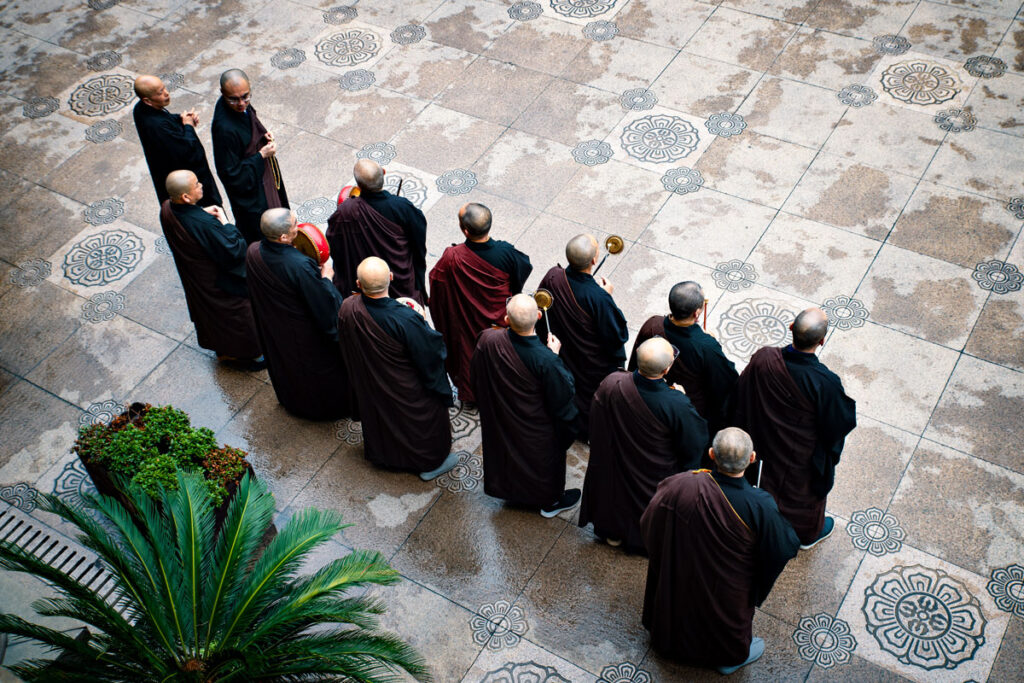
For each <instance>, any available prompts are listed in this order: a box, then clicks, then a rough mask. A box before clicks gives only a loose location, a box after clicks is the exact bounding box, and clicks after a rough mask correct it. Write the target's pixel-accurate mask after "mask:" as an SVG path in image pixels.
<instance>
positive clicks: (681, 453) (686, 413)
mask: <svg viewBox="0 0 1024 683" xmlns="http://www.w3.org/2000/svg"><path fill="white" fill-rule="evenodd" d="M669 391H672V392H674V393H678V392H675V390H674V389H670V390H669ZM669 396H671V394H669ZM672 398H673V399H675V400H673V401H672V404H673V406H672V407H673V419H672V425H671V427H670V428H671V430H672V443H673V445H674V448H675V455H676V463H677V464H678V465H679V469H680V471H684V470H695V469H697V468H699V467H700V463H701V457H702V456H703V455H704V447H705V446H706V445H707V443H708V423H707V422H706V421H705V420H704V418H703V417H701V416H700V414H699V413H698V412H697V409H696V408H694V407H693V403H691V402H690V401H689V399H686V398H685V397H684V396H682V395H681V394H680V395H679V396H673V397H672ZM678 399H683V400H681V401H680V400H678Z"/></svg>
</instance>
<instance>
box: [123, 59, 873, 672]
mask: <svg viewBox="0 0 1024 683" xmlns="http://www.w3.org/2000/svg"><path fill="white" fill-rule="evenodd" d="M220 88H221V98H220V99H219V100H218V102H217V105H216V108H215V113H214V119H213V126H212V135H213V144H214V157H215V165H216V168H217V174H218V176H219V177H220V179H221V182H222V184H223V185H224V189H225V191H226V193H227V195H228V200H229V201H230V203H231V208H232V212H233V214H234V216H235V221H236V222H235V224H232V223H230V222H228V219H227V216H226V215H225V212H224V210H223V209H222V208H221V207H220V204H221V200H220V196H219V194H217V188H216V184H215V182H214V180H213V178H212V175H211V174H210V170H209V166H208V164H207V163H206V156H205V150H204V149H203V147H202V144H201V143H200V142H199V140H198V138H197V137H196V135H195V131H194V127H195V125H197V124H198V120H199V119H198V115H197V114H196V113H195V112H194V111H189V112H185V113H183V114H181V115H179V116H175V115H172V114H170V113H168V112H167V111H166V107H167V105H168V103H169V101H170V97H169V95H168V94H167V91H166V88H164V86H163V84H162V83H161V82H160V80H159V79H158V78H156V77H153V76H142V77H140V78H139V79H138V80H137V81H136V92H137V93H138V94H139V98H140V101H139V104H138V105H136V108H135V121H136V125H137V126H138V129H139V137H140V139H141V140H142V143H143V149H144V150H145V153H146V159H147V162H148V163H149V166H150V170H151V173H152V176H153V181H154V185H155V187H156V189H157V195H158V198H159V199H160V201H161V210H160V220H161V225H162V227H163V230H164V234H165V235H166V238H167V241H168V244H169V246H170V248H171V252H172V254H173V257H174V260H175V265H176V267H177V269H178V273H179V275H180V277H181V282H182V286H183V289H184V291H185V298H186V303H187V305H188V309H189V314H190V316H191V319H192V321H193V322H194V323H195V327H196V334H197V338H198V340H199V344H200V345H201V346H202V347H204V348H208V349H212V350H214V351H215V352H216V353H217V354H218V357H219V358H221V359H222V360H225V361H229V362H239V361H241V362H246V361H248V362H255V363H257V364H258V365H257V366H259V365H262V364H263V363H265V365H266V367H267V370H268V372H269V375H270V380H271V383H272V385H273V388H274V391H275V393H276V395H277V398H278V400H279V401H280V403H281V404H282V405H283V406H284V407H285V408H286V409H287V410H288V411H289V412H291V413H293V414H295V415H297V416H300V417H304V418H307V419H311V420H329V419H337V418H341V417H351V418H353V419H357V420H361V421H362V427H363V439H364V452H365V457H366V458H367V459H368V460H370V461H371V462H372V463H374V464H376V465H378V466H381V467H385V468H390V469H395V470H404V471H411V472H414V473H418V474H419V476H420V477H421V478H422V479H424V480H430V479H433V478H434V477H437V476H439V475H440V474H442V473H444V472H446V471H448V470H450V469H451V468H452V467H454V466H455V465H456V464H457V456H456V455H455V454H453V453H452V452H451V447H452V432H451V424H450V421H449V417H448V409H449V407H451V406H453V405H454V403H455V400H456V395H457V397H458V400H460V401H461V402H462V403H463V404H464V405H467V404H469V405H472V404H475V405H476V406H477V407H478V408H479V411H480V421H481V431H482V436H483V464H484V490H485V492H486V493H487V494H489V495H491V496H495V497H498V498H501V499H503V500H505V501H508V502H509V503H514V504H518V505H525V506H533V507H535V508H539V509H540V512H541V514H542V515H544V516H546V517H552V516H554V515H557V514H558V513H559V512H562V511H564V510H568V509H571V508H573V507H575V506H576V505H578V504H579V505H580V513H579V524H580V526H586V525H587V524H591V523H592V524H593V526H594V531H595V533H596V534H597V535H598V536H599V537H600V538H602V539H604V540H606V541H607V542H608V543H609V544H610V545H615V546H618V545H622V546H624V548H625V549H626V550H627V551H629V552H637V553H643V554H646V555H648V556H649V558H650V561H649V565H648V577H647V586H646V594H645V599H644V614H643V623H644V625H645V626H646V627H647V628H648V629H649V630H650V632H651V639H652V644H653V646H654V647H655V648H656V649H657V650H658V651H659V652H661V653H662V654H664V655H666V656H668V657H672V658H676V659H679V660H681V661H684V662H689V663H693V664H700V665H708V666H714V667H718V668H719V670H720V671H722V672H723V673H728V672H731V671H733V670H735V669H736V668H739V667H740V666H742V665H744V664H746V663H749V662H750V661H753V660H754V659H756V658H757V657H759V656H760V655H761V653H763V651H764V643H763V641H762V640H761V639H759V638H754V637H753V636H752V631H751V624H752V619H753V610H754V607H755V606H757V605H760V604H761V603H762V602H763V601H764V599H765V598H766V597H767V595H768V593H769V591H770V590H771V587H772V585H773V584H774V582H775V579H776V578H777V577H778V575H779V573H781V571H782V570H783V568H784V566H785V564H786V562H788V560H789V559H791V558H792V557H793V556H795V554H796V553H797V550H798V549H799V548H810V547H812V546H814V545H815V544H816V543H818V542H820V541H821V540H822V539H824V538H826V537H827V536H828V535H829V534H830V533H831V532H832V529H833V528H834V521H833V520H832V519H831V518H829V517H826V515H825V505H826V496H827V494H828V492H829V491H830V490H831V488H832V485H833V482H834V475H835V467H836V464H837V463H838V462H839V458H840V455H841V453H842V449H843V444H844V440H845V437H846V435H847V434H848V433H849V432H850V431H852V429H853V428H854V427H855V426H856V417H855V403H854V401H853V400H852V399H850V398H849V397H847V396H846V394H845V392H844V391H843V387H842V383H841V382H840V380H839V378H838V377H837V376H836V375H835V374H834V373H832V372H831V371H830V370H828V368H826V367H825V365H824V364H822V363H821V362H820V361H819V360H818V358H817V355H816V353H815V351H816V350H817V349H818V348H819V347H820V346H821V345H822V344H823V343H824V339H825V336H826V333H827V330H828V319H827V316H826V315H825V314H824V312H822V311H821V310H820V309H817V308H812V309H808V310H806V311H803V312H802V313H800V315H798V316H797V318H796V320H795V321H794V323H793V325H792V326H791V330H792V332H793V343H792V344H790V345H788V346H787V347H785V348H774V347H766V348H763V349H760V350H759V351H758V352H756V353H755V354H754V355H753V357H752V358H751V360H750V363H749V365H748V366H747V367H746V369H745V370H744V371H743V373H742V374H741V375H740V374H737V372H736V369H735V366H734V365H733V363H732V362H731V361H730V360H729V359H728V358H726V356H725V354H724V353H723V352H722V348H721V346H720V345H719V344H718V342H717V341H716V340H715V339H714V337H712V336H711V335H709V334H707V333H705V332H704V330H703V329H702V328H701V327H700V325H699V324H698V320H699V318H700V315H701V313H702V311H703V309H704V306H705V298H704V292H703V290H702V289H701V287H700V285H699V284H697V283H695V282H690V281H685V282H680V283H679V284H677V285H675V286H674V287H673V288H672V290H671V291H670V293H669V297H668V308H669V314H668V315H664V316H661V315H659V316H653V317H651V318H650V319H649V320H647V321H646V322H644V324H643V325H642V326H641V328H640V333H639V335H638V338H637V340H636V343H635V344H634V346H633V350H632V353H631V355H630V356H629V358H628V361H627V356H626V353H625V343H626V341H627V340H628V336H629V334H628V330H627V327H626V320H625V317H624V316H623V314H622V311H621V310H620V309H619V307H618V306H617V305H616V304H615V301H614V298H613V292H614V288H613V286H612V284H611V283H610V282H609V281H608V280H607V279H606V278H604V277H595V276H594V275H593V271H594V269H595V266H596V265H597V263H598V258H599V256H600V246H599V245H598V242H597V240H596V239H594V237H593V236H591V235H586V234H582V235H577V236H576V237H574V238H572V239H571V240H570V241H569V242H568V244H567V245H566V250H565V256H566V260H567V266H565V267H562V266H560V265H556V266H554V267H552V268H551V269H550V270H549V271H548V272H547V273H546V274H545V275H544V277H543V279H542V280H541V282H540V286H541V287H543V288H545V289H547V290H548V291H549V292H550V293H551V294H552V296H553V300H554V304H553V305H552V306H551V308H550V310H548V311H547V315H546V316H543V317H542V315H541V312H540V311H539V310H538V307H537V303H536V301H535V300H534V298H533V297H532V296H530V295H527V294H523V293H522V289H523V284H524V282H525V281H526V279H527V278H528V277H529V275H530V273H531V272H532V265H531V263H530V259H529V257H528V256H527V255H526V254H524V253H522V252H521V251H519V250H517V249H515V248H514V247H513V246H512V245H510V244H509V243H507V242H504V241H502V240H498V239H494V238H492V237H491V236H490V230H491V221H492V216H491V212H490V210H489V209H488V208H487V207H485V206H483V205H481V204H477V203H468V204H466V205H464V206H463V207H462V208H461V209H460V210H459V213H458V221H459V227H460V229H461V231H462V233H463V235H464V237H465V241H464V242H463V243H461V244H453V245H452V246H451V247H449V248H447V249H445V251H444V253H443V255H442V256H441V258H440V260H439V261H438V263H437V264H436V265H435V266H434V268H433V269H431V271H430V272H429V273H427V272H426V227H427V225H426V218H425V217H424V215H423V213H422V212H421V211H420V210H419V209H418V208H417V207H416V206H415V205H414V204H412V202H410V201H409V200H408V199H406V198H404V197H399V196H396V195H393V194H391V193H390V192H388V191H386V190H384V189H383V188H384V170H383V169H382V168H381V167H380V166H379V165H378V164H376V163H375V162H373V161H369V160H360V161H359V162H357V163H356V165H355V168H354V169H353V174H354V176H355V180H356V183H357V185H358V187H359V190H360V193H359V196H357V197H351V198H349V199H347V200H345V201H344V202H340V203H339V204H338V207H337V209H336V211H335V212H334V214H333V215H332V216H331V217H330V220H329V221H328V230H327V234H326V236H327V240H328V242H329V244H330V248H331V254H332V256H333V260H328V261H327V262H326V263H324V264H323V265H322V266H321V265H319V264H318V263H317V262H316V261H314V260H313V259H311V258H309V257H307V256H306V255H304V254H303V253H301V252H300V251H299V250H298V249H296V248H294V247H293V246H292V241H293V240H294V239H295V237H296V235H297V234H298V227H297V220H296V216H295V214H294V212H292V211H291V210H290V209H289V208H288V199H287V196H286V193H285V190H284V182H283V178H282V177H281V171H280V166H279V164H278V162H277V158H276V154H277V148H276V143H275V142H274V138H273V135H272V134H271V133H269V132H268V131H267V130H266V129H265V128H264V127H263V126H262V124H261V123H260V122H259V119H258V118H257V116H256V112H255V111H254V110H253V108H252V106H251V97H252V93H251V88H250V85H249V80H248V78H247V77H246V76H245V74H244V73H242V72H241V71H238V70H236V69H232V70H229V71H227V72H225V73H224V74H223V75H222V76H221V79H220ZM428 286H429V290H428ZM428 291H429V298H428V296H427V295H428ZM401 297H407V298H408V299H410V300H412V301H414V302H418V304H419V305H420V308H421V310H416V309H415V308H413V307H410V306H408V305H406V304H404V303H402V302H400V301H398V299H399V298H401ZM423 307H427V308H429V311H430V316H431V319H432V321H433V324H434V326H435V327H436V329H434V328H432V327H431V326H430V324H429V323H428V322H427V320H426V317H425V315H424V312H423V311H422V308H423ZM549 326H550V329H549ZM624 366H625V368H626V369H623V367H624ZM453 386H454V391H453ZM576 440H580V441H583V442H589V443H590V457H589V462H588V467H587V472H586V477H585V480H584V485H583V489H582V491H580V490H579V489H569V490H566V489H565V476H566V475H565V469H566V452H567V450H568V448H569V447H570V445H571V444H572V443H573V442H574V441H576ZM755 447H756V449H757V453H756V454H755V452H754V448H755ZM754 463H756V467H751V465H753V464H754Z"/></svg>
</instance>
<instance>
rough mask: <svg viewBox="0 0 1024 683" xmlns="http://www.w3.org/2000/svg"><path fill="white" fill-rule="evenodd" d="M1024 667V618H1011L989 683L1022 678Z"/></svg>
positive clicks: (1002, 682)
mask: <svg viewBox="0 0 1024 683" xmlns="http://www.w3.org/2000/svg"><path fill="white" fill-rule="evenodd" d="M1022 668H1024V620H1021V619H1010V623H1009V625H1007V627H1006V633H1005V634H1003V642H1002V644H1001V646H1000V648H999V654H998V655H996V661H995V662H993V663H992V671H991V673H990V674H989V677H988V680H989V683H1011V682H1012V681H1014V680H1016V679H1018V678H1020V672H1021V670H1022Z"/></svg>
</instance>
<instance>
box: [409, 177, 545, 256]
mask: <svg viewBox="0 0 1024 683" xmlns="http://www.w3.org/2000/svg"><path fill="white" fill-rule="evenodd" d="M469 202H477V203H479V204H483V205H484V206H486V207H487V208H489V209H490V210H491V220H492V221H493V222H492V224H491V237H492V238H493V239H499V240H504V241H506V242H511V243H513V244H515V242H516V240H517V239H518V238H519V236H520V235H522V234H523V233H524V232H525V231H526V229H527V228H528V227H529V226H530V224H531V223H533V221H534V219H535V218H536V217H537V216H538V215H539V213H540V212H539V211H537V210H536V209H533V208H531V207H529V206H527V205H525V204H522V203H520V202H517V201H512V200H509V199H505V198H504V197H499V196H497V195H494V194H490V193H488V192H485V191H483V190H481V189H479V187H476V188H474V189H473V190H472V191H471V192H469V193H468V194H460V195H455V196H452V195H442V196H441V198H440V199H439V200H438V201H437V203H436V204H434V205H433V207H432V208H431V209H430V210H429V211H428V212H427V226H428V227H427V253H428V254H430V255H433V256H436V257H440V256H441V254H442V253H443V252H444V250H445V249H446V248H447V247H449V246H451V245H452V244H459V243H461V242H464V241H465V239H466V238H465V236H464V235H463V234H462V231H461V230H460V229H459V210H460V209H461V208H462V207H463V206H464V205H465V204H467V203H469ZM531 255H532V250H531ZM533 267H534V269H535V270H536V269H537V268H539V267H540V266H539V265H538V264H537V263H536V262H534V264H533Z"/></svg>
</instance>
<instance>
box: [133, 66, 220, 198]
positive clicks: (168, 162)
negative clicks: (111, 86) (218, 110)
mask: <svg viewBox="0 0 1024 683" xmlns="http://www.w3.org/2000/svg"><path fill="white" fill-rule="evenodd" d="M135 94H136V95H138V96H139V101H138V102H137V103H136V104H135V109H133V110H132V118H133V119H134V120H135V130H136V131H137V132H138V134H139V142H141V143H142V152H143V154H145V155H146V165H147V166H149V174H150V175H151V176H152V177H153V187H154V188H155V189H156V197H157V199H158V200H160V203H161V204H163V203H164V202H165V201H167V199H168V195H167V188H166V187H165V183H166V181H167V176H168V175H170V173H171V171H178V170H188V171H192V172H193V173H195V174H196V177H197V178H199V182H200V183H201V184H202V186H203V196H202V198H201V199H200V200H199V206H221V205H222V204H223V201H222V200H221V198H220V192H218V191H217V183H216V182H214V180H213V173H211V172H210V164H209V163H208V162H207V161H206V149H205V148H204V147H203V143H202V142H200V141H199V138H198V137H197V136H196V126H198V125H199V115H198V114H196V110H195V109H190V110H188V111H186V112H183V113H181V114H172V113H170V112H169V111H167V107H168V105H170V103H171V94H170V93H169V92H168V91H167V86H165V85H164V82H163V81H162V80H160V79H159V78H158V77H156V76H139V77H138V78H136V79H135Z"/></svg>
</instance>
